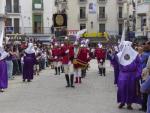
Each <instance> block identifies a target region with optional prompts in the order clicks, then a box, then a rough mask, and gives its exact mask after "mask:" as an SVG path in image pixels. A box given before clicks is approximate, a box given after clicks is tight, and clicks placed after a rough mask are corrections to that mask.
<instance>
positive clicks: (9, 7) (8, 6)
mask: <svg viewBox="0 0 150 113" xmlns="http://www.w3.org/2000/svg"><path fill="white" fill-rule="evenodd" d="M5 10H6V12H8V13H11V12H12V2H11V0H6V9H5Z"/></svg>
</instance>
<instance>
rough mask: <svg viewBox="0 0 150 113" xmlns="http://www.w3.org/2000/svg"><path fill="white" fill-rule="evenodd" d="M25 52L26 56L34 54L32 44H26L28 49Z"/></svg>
mask: <svg viewBox="0 0 150 113" xmlns="http://www.w3.org/2000/svg"><path fill="white" fill-rule="evenodd" d="M25 52H26V53H27V54H32V53H35V49H34V45H33V43H28V48H27V49H25Z"/></svg>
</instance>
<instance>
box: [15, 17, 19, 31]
mask: <svg viewBox="0 0 150 113" xmlns="http://www.w3.org/2000/svg"><path fill="white" fill-rule="evenodd" d="M19 26H20V22H19V18H14V33H19Z"/></svg>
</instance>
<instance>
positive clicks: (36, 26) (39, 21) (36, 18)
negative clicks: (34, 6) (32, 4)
mask: <svg viewBox="0 0 150 113" xmlns="http://www.w3.org/2000/svg"><path fill="white" fill-rule="evenodd" d="M42 26H43V15H40V14H39V15H37V14H35V15H33V32H34V33H42V32H43V27H42Z"/></svg>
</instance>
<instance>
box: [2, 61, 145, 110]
mask: <svg viewBox="0 0 150 113" xmlns="http://www.w3.org/2000/svg"><path fill="white" fill-rule="evenodd" d="M90 66H91V68H90V69H89V70H88V72H87V77H86V78H85V79H83V83H82V84H81V85H79V84H77V85H76V88H75V89H73V88H65V85H66V81H65V79H64V74H62V75H60V76H59V75H57V76H56V75H54V70H51V69H50V68H47V69H46V70H44V71H42V72H41V73H40V76H36V77H35V79H34V80H33V82H31V83H23V82H22V79H21V77H16V78H15V80H12V81H10V82H9V88H8V89H7V91H6V92H4V93H0V113H143V112H140V111H138V109H139V106H138V105H134V106H133V107H134V110H133V111H129V110H127V109H122V110H120V109H118V104H117V102H116V90H117V88H116V86H114V84H113V79H114V77H113V71H112V67H111V66H110V64H109V62H108V61H107V63H106V67H107V76H106V77H101V76H98V74H97V71H98V70H97V64H96V61H95V60H93V61H91V63H90Z"/></svg>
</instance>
